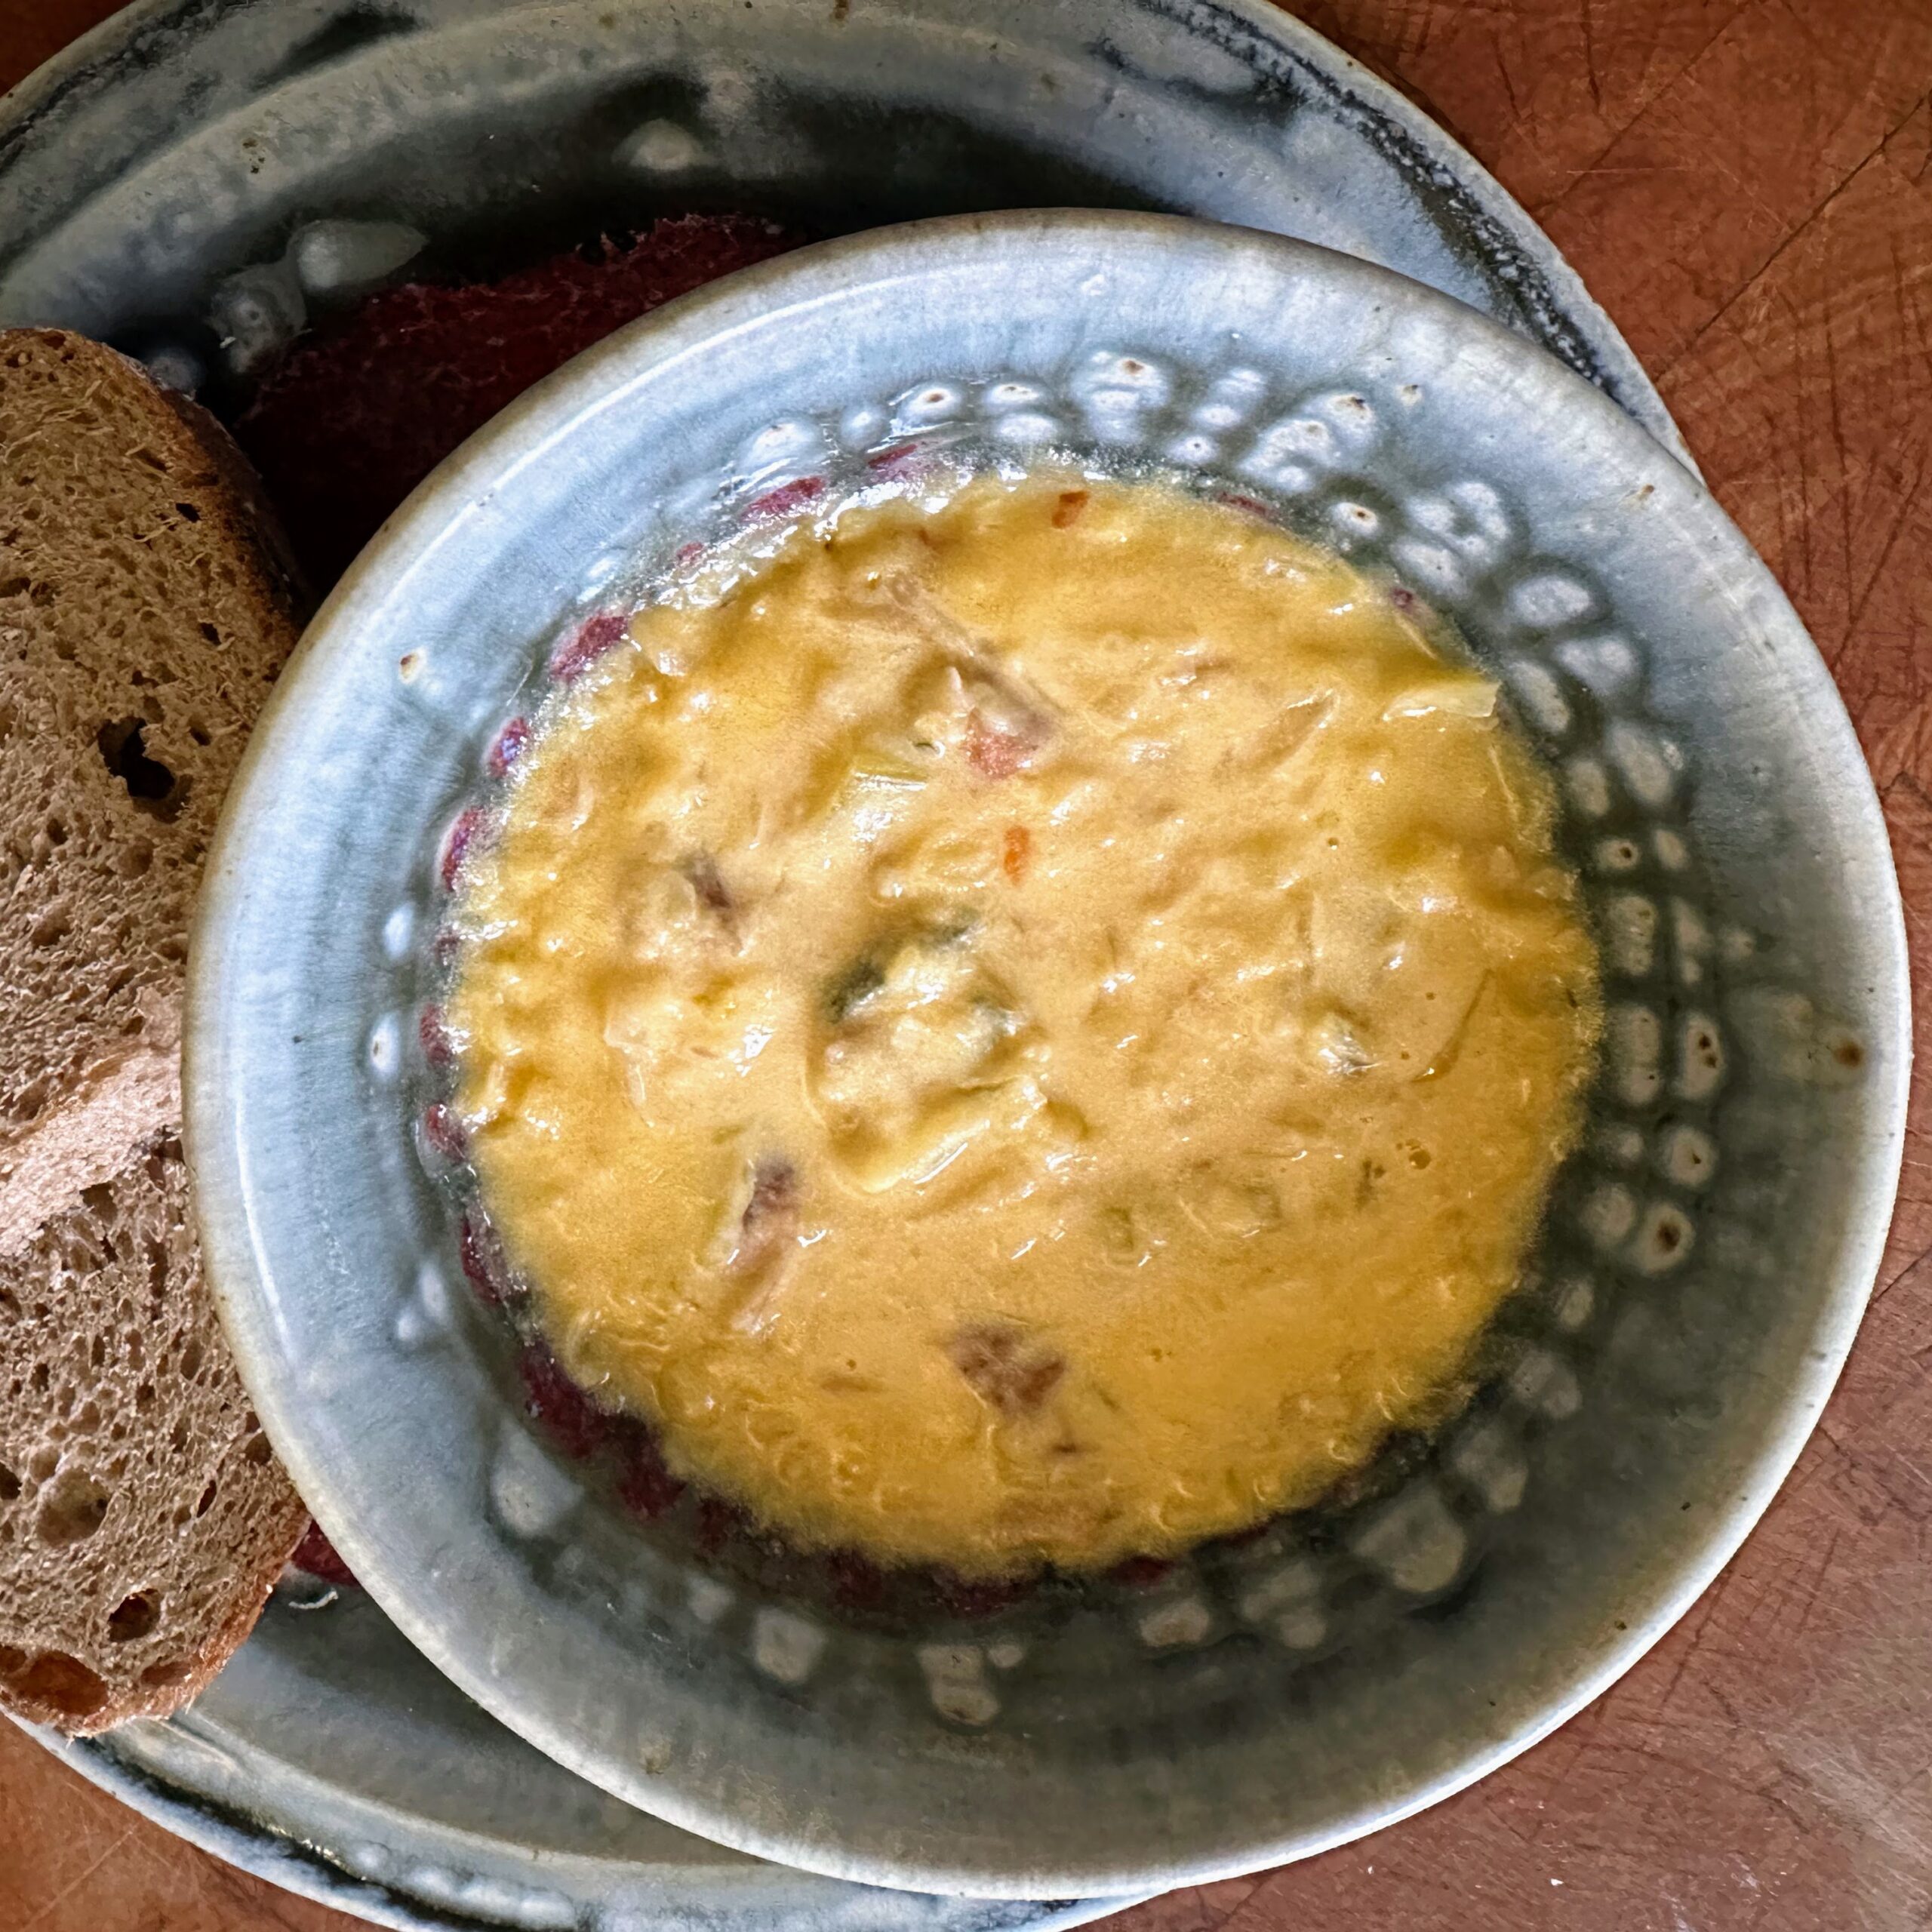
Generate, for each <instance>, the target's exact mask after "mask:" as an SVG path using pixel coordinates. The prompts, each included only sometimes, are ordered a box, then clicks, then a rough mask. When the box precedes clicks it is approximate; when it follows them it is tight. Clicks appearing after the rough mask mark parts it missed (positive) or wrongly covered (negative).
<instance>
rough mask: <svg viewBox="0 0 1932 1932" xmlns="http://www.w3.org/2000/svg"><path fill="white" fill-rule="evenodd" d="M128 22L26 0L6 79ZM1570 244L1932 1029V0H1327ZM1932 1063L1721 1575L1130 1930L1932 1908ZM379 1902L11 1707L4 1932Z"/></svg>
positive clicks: (1838, 1925)
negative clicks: (234, 1867)
mask: <svg viewBox="0 0 1932 1932" xmlns="http://www.w3.org/2000/svg"><path fill="white" fill-rule="evenodd" d="M110 11H112V8H111V7H109V5H104V4H103V0H0V85H11V84H12V82H14V80H15V79H17V78H18V77H19V76H20V75H21V74H22V73H23V72H26V70H27V69H29V67H30V66H32V65H33V64H34V63H35V62H37V61H38V60H42V59H44V58H45V57H46V56H47V55H48V54H50V53H51V52H52V51H54V49H55V48H57V46H58V45H60V44H61V43H62V42H64V41H66V39H68V38H71V37H72V35H75V34H76V33H78V32H81V31H82V30H83V29H85V28H86V27H88V26H91V25H93V24H94V23H95V22H96V21H97V20H100V19H101V18H103V17H105V15H106V14H108V13H109V12H110ZM1306 17H1307V18H1308V19H1309V21H1310V23H1312V25H1313V26H1316V27H1317V28H1318V29H1321V31H1322V32H1324V33H1326V34H1327V35H1330V36H1331V38H1334V39H1335V40H1336V41H1337V42H1340V45H1343V47H1345V48H1348V49H1349V51H1351V52H1352V53H1353V54H1355V55H1357V56H1358V57H1359V58H1360V59H1361V60H1363V61H1364V62H1365V63H1367V64H1368V65H1369V66H1372V67H1374V69H1377V71H1378V72H1380V73H1381V74H1383V75H1384V76H1385V77H1386V78H1389V79H1390V80H1392V81H1393V82H1395V85H1398V87H1400V88H1401V89H1402V90H1403V91H1404V93H1406V94H1409V95H1410V96H1411V97H1412V98H1413V99H1414V100H1417V102H1419V103H1420V104H1421V105H1422V106H1423V107H1424V108H1425V109H1427V110H1428V111H1429V112H1430V113H1431V114H1432V115H1435V118H1437V119H1438V121H1440V122H1442V124H1443V125H1444V126H1445V127H1447V128H1448V129H1449V130H1450V131H1451V133H1452V134H1454V135H1456V136H1457V138H1458V139H1460V140H1462V141H1463V143H1466V146H1468V147H1469V149H1471V150H1472V152H1474V153H1475V155H1477V156H1478V158H1480V159H1481V161H1482V162H1484V163H1485V164H1486V165H1487V166H1488V167H1489V168H1491V169H1492V170H1493V171H1494V172H1495V173H1496V174H1497V175H1498V176H1500V177H1501V179H1502V180H1503V183H1504V184H1505V185H1506V186H1508V187H1509V189H1512V191H1513V192H1515V194H1516V195H1518V197H1519V198H1521V200H1522V201H1523V202H1524V203H1525V204H1526V205H1527V207H1528V208H1530V210H1531V212H1532V213H1533V214H1534V215H1535V216H1536V217H1537V219H1538V220H1540V221H1541V222H1542V223H1543V224H1544V225H1545V226H1546V227H1547V228H1548V229H1549V232H1551V233H1552V235H1554V236H1555V238H1556V241H1557V242H1558V245H1560V246H1561V248H1563V249H1564V251H1566V252H1567V254H1568V255H1569V257H1570V259H1571V261H1572V262H1573V263H1574V264H1575V265H1576V266H1577V269H1578V270H1579V271H1580V272H1581V274H1582V275H1583V278H1584V280H1585V281H1586V282H1588V283H1589V285H1590V287H1591V288H1592V290H1593V291H1595V294H1596V295H1597V297H1598V299H1599V300H1601V301H1602V303H1604V306H1606V307H1607V309H1609V311H1610V312H1611V315H1613V316H1614V318H1615V319H1616V321H1617V324H1618V325H1619V326H1620V328H1622V329H1623V332H1624V334H1626V336H1627V337H1629V340H1630V341H1631V343H1632V345H1633V346H1635V349H1636V351H1637V353H1638V355H1640V356H1641V358H1643V360H1644V363H1645V364H1646V365H1647V367H1648V368H1649V369H1650V371H1651V374H1653V376H1654V377H1655V378H1656V379H1657V382H1658V383H1659V384H1660V386H1661V388H1662V389H1663V393H1664V396H1665V398H1666V401H1668V402H1669V405H1670V407H1671V408H1672V411H1674V412H1675V414H1676V417H1677V419H1678V422H1679V423H1681V424H1682V426H1683V428H1684V434H1685V435H1686V436H1687V438H1688V439H1689V441H1690V446H1691V448H1692V449H1693V450H1694V451H1695V452H1696V454H1697V459H1698V460H1699V462H1700V463H1701V464H1702V465H1703V467H1704V469H1705V471H1706V474H1707V475H1708V476H1709V480H1710V483H1711V486H1712V488H1713V489H1714V490H1715V491H1716V493H1717V494H1718V497H1719V498H1720V499H1721V500H1722V501H1723V503H1724V505H1725V506H1726V507H1727V509H1729V510H1730V512H1731V514H1732V515H1734V517H1736V518H1737V520H1738V521H1739V522H1740V524H1742V525H1743V528H1744V530H1745V531H1746V534H1747V535H1749V537H1750V538H1751V539H1752V541H1753V542H1754V543H1756V544H1757V546H1758V548H1759V549H1760V550H1761V551H1762V552H1763V553H1764V555H1765V556H1766V557H1767V558H1768V559H1769V561H1770V565H1771V567H1772V568H1773V569H1774V570H1775V571H1777V574H1778V575H1779V576H1780V578H1781V579H1782V580H1783V583H1784V584H1785V586H1786V589H1788V590H1789V592H1790V593H1791V595H1792V598H1794V599H1795V601H1796V603H1797V605H1798V610H1799V611H1800V613H1801V614H1802V615H1803V617H1804V619H1805V620H1806V622H1807V623H1808V624H1809V625H1810V628H1811V631H1812V634H1813V635H1814V637H1815V638H1817V641H1818V644H1819V646H1820V649H1821V650H1823V652H1824V654H1825V656H1826V659H1827V660H1828V661H1829V663H1830V664H1831V666H1832V669H1833V670H1834V672H1835V674H1836V675H1837V677H1838V681H1839V683H1840V685H1841V687H1842V688H1843V690H1844V694H1845V697H1846V700H1847V702H1848V703H1849V704H1850V707H1851V710H1852V713H1853V715H1854V718H1856V720H1857V724H1858V728H1859V731H1860V735H1861V737H1862V738H1863V742H1864V745H1865V748H1866V752H1867V754H1868V755H1869V758H1870V759H1871V761H1872V771H1873V775H1874V776H1875V778H1876V780H1877V781H1878V788H1879V791H1880V792H1881V795H1882V796H1883V798H1884V801H1885V807H1886V811H1887V815H1888V817H1889V818H1890V823H1891V827H1892V835H1893V838H1894V844H1895V847H1896V849H1897V855H1898V861H1899V868H1900V875H1901V877H1902V879H1903V884H1904V888H1905V897H1906V917H1907V919H1908V921H1909V924H1910V927H1911V932H1912V949H1913V955H1914V958H1915V961H1916V962H1917V964H1918V981H1919V992H1918V1000H1919V1002H1920V1003H1919V1006H1918V1012H1919V1014H1920V1017H1921V1018H1925V1019H1932V0H1835V4H1831V5H1827V4H1825V0H1327V4H1320V5H1312V6H1310V7H1309V8H1307V9H1306ZM1929 1089H1932V1057H1928V1059H1927V1061H1925V1062H1924V1063H1921V1072H1920V1074H1919V1075H1918V1078H1917V1079H1916V1080H1915V1083H1914V1088H1913V1121H1912V1142H1911V1145H1910V1146H1909V1149H1908V1152H1907V1155H1906V1171H1905V1185H1904V1191H1903V1195H1902V1198H1901V1201H1900V1211H1899V1216H1898V1220H1897V1224H1896V1226H1895V1227H1894V1232H1893V1236H1892V1240H1891V1243H1890V1247H1889V1249H1888V1251H1887V1256H1886V1260H1885V1263H1884V1268H1883V1270H1882V1272H1881V1275H1880V1278H1879V1282H1878V1294H1877V1298H1876V1300H1875V1302H1874V1303H1873V1305H1872V1311H1871V1313H1870V1314H1869V1316H1868V1317H1867V1318H1866V1323H1865V1327H1864V1329H1863V1333H1862V1334H1861V1335H1860V1338H1859V1341H1858V1345H1857V1349H1855V1350H1854V1353H1853V1355H1852V1359H1851V1365H1850V1369H1849V1370H1848V1371H1847V1374H1846V1376H1845V1379H1844V1383H1843V1384H1842V1385H1841V1387H1840V1388H1839V1389H1838V1393H1837V1395H1835V1398H1833V1400H1832V1404H1831V1407H1830V1408H1829V1411H1827V1413H1826V1419H1825V1422H1824V1424H1823V1427H1822V1428H1821V1429H1820V1431H1819V1432H1818V1434H1817V1437H1816V1438H1814V1441H1812V1443H1811V1444H1810V1447H1808V1448H1807V1451H1805V1454H1804V1457H1803V1459H1802V1460H1801V1462H1800V1463H1799V1465H1798V1469H1797V1471H1796V1472H1795V1474H1794V1475H1793V1476H1792V1479H1791V1481H1790V1482H1789V1484H1787V1485H1786V1488H1785V1490H1784V1492H1783V1494H1782V1495H1781V1496H1780V1497H1779V1499H1778V1500H1777V1503H1775V1504H1774V1506H1773V1507H1772V1509H1771V1511H1770V1514H1769V1515H1767V1518H1765V1520H1764V1524H1762V1526H1761V1527H1760V1528H1759V1530H1758V1532H1757V1533H1756V1534H1755V1536H1753V1537H1752V1540H1751V1541H1750V1543H1749V1544H1748V1545H1747V1546H1746V1549H1745V1550H1744V1552H1743V1554H1742V1555H1740V1557H1739V1558H1737V1561H1735V1562H1734V1564H1732V1565H1731V1566H1730V1569H1729V1570H1728V1571H1726V1572H1725V1574H1724V1576H1723V1577H1721V1579H1720V1580H1719V1581H1718V1583H1717V1584H1716V1585H1715V1586H1714V1587H1713V1588H1712V1590H1711V1591H1710V1592H1709V1594H1708V1595H1706V1597H1705V1598H1704V1599H1703V1601H1701V1602H1700V1604H1698V1605H1697V1607H1696V1608H1695V1609H1694V1611H1693V1612H1692V1613H1691V1614H1690V1616H1689V1617H1687V1618H1686V1619H1685V1620H1684V1622H1683V1623H1682V1624H1681V1625H1680V1626H1678V1629H1676V1630H1675V1632H1672V1635H1670V1636H1669V1638H1666V1640H1665V1641H1664V1642H1663V1644H1660V1646H1659V1647H1658V1648H1657V1650H1656V1651H1654V1652H1653V1653H1652V1654H1651V1656H1650V1657H1648V1658H1647V1659H1646V1660H1644V1663H1641V1665H1639V1666H1638V1668H1637V1669H1635V1670H1634V1671H1632V1672H1631V1673H1630V1675H1629V1676H1628V1677H1627V1678H1625V1679H1624V1681H1623V1682H1622V1683H1621V1684H1619V1685H1618V1686H1617V1688H1616V1689H1615V1690H1613V1691H1611V1693H1610V1694H1609V1695H1608V1696H1607V1697H1604V1699H1603V1700H1601V1702H1600V1703H1598V1704H1596V1705H1595V1706H1593V1707H1592V1709H1589V1711H1587V1712H1585V1713H1584V1714H1583V1715H1582V1716H1580V1717H1579V1718H1577V1719H1576V1720H1575V1721H1574V1722H1572V1723H1571V1724H1568V1725H1567V1726H1565V1727H1564V1729H1563V1730H1561V1731H1559V1732H1558V1733H1557V1734H1555V1736H1554V1737H1552V1738H1550V1739H1549V1740H1548V1741H1547V1742H1546V1743H1543V1745H1541V1746H1539V1747H1538V1748H1537V1749H1536V1750H1534V1751H1533V1752H1530V1753H1529V1754H1528V1755H1527V1756H1525V1757H1524V1758H1520V1759H1518V1761H1516V1762H1515V1764H1512V1765H1510V1766H1509V1767H1507V1768H1506V1769H1505V1770H1502V1771H1500V1772H1498V1773H1497V1774H1495V1775H1494V1777H1490V1778H1488V1779H1487V1780H1484V1782H1483V1783H1481V1784H1480V1785H1478V1786H1476V1787H1475V1789H1473V1790H1472V1791H1469V1792H1466V1793H1465V1794H1464V1795H1463V1796H1462V1797H1460V1798H1457V1799H1455V1800H1454V1801H1451V1802H1450V1803H1448V1804H1444V1805H1441V1806H1439V1807H1437V1808H1436V1809H1435V1810H1432V1811H1429V1812H1428V1813H1426V1814H1424V1815H1423V1816H1422V1817H1419V1818H1417V1819H1414V1820H1411V1821H1410V1822H1409V1823H1407V1824H1404V1825H1402V1826H1398V1827H1396V1828H1395V1829H1393V1830H1391V1831H1389V1832H1383V1833H1382V1834H1381V1835H1379V1836H1377V1837H1375V1838H1371V1839H1367V1840H1364V1841H1362V1842H1361V1843H1359V1844H1355V1845H1352V1846H1350V1847H1347V1848H1346V1850H1342V1851H1338V1852H1335V1853H1332V1854H1329V1855H1328V1856H1327V1857H1323V1858H1318V1859H1315V1860H1310V1861H1309V1862H1307V1863H1303V1864H1301V1865H1298V1866H1290V1867H1287V1868H1285V1869H1283V1870H1281V1871H1278V1872H1273V1873H1271V1874H1269V1875H1265V1876H1263V1877H1260V1878H1244V1879H1241V1880H1238V1881H1231V1882H1229V1883H1227V1884H1220V1885H1214V1886H1211V1887H1204V1888H1201V1889H1199V1890H1190V1891H1185V1892H1179V1893H1174V1894H1171V1895H1169V1896H1168V1897H1166V1898H1164V1899H1161V1900H1157V1901H1155V1903H1152V1904H1149V1905H1146V1906H1139V1907H1137V1908H1136V1909H1134V1910H1133V1911H1131V1912H1128V1913H1126V1914H1124V1915H1122V1916H1121V1918H1118V1919H1116V1920H1115V1921H1112V1922H1111V1927H1112V1932H1358V1928H1365V1927H1373V1928H1375V1932H1478V1928H1480V1929H1481V1932H1491V1928H1500V1927H1507V1928H1509V1932H1542V1928H1544V1927H1550V1928H1559V1927H1560V1928H1564V1929H1565V1932H1571V1929H1572V1928H1601V1929H1602V1932H1613V1928H1614V1932H1758V1929H1759V1928H1762V1932H1909V1928H1916V1927H1927V1926H1932V1547H1928V1543H1932V1374H1928V1372H1927V1364H1928V1360H1932V1148H1929V1147H1928V1143H1927V1131H1928V1128H1932V1091H1929ZM0 1927H5V1928H8V1932H242V1928H245V1927H246V1928H255V1927H287V1928H291V1932H325V1928H334V1932H350V1927H351V1921H348V1920H346V1919H344V1918H341V1917H340V1916H339V1915H337V1914H335V1913H334V1912H328V1911H325V1910H324V1909H321V1908H320V1907H318V1906H312V1905H309V1904H308V1903H306V1902H304V1901H303V1900H298V1899H295V1898H293V1897H289V1896H288V1894H283V1893H281V1892H278V1891H276V1890H274V1889H273V1888H272V1887H269V1886H267V1885H265V1884H260V1883H259V1882H258V1881H255V1880H254V1879H251V1878H245V1877H243V1876H242V1875H239V1874H238V1873H235V1872H232V1871H229V1869H226V1868H225V1867H223V1866H221V1865H220V1864H218V1863H217V1862H215V1861H214V1860H211V1859H209V1858H207V1857H204V1856H202V1854H199V1853H197V1852H195V1851H193V1850H190V1849H189V1847H186V1846H184V1845H182V1844H179V1843H177V1841H174V1839H172V1838H169V1837H168V1835H166V1834H165V1833H164V1832H161V1831H159V1830H158V1829H155V1827H154V1826H150V1825H148V1824H146V1823H144V1822H143V1821H142V1820H140V1819H138V1818H137V1817H134V1815H133V1814H131V1813H130V1812H128V1811H127V1810H124V1809H123V1808H122V1807H121V1806H120V1805H118V1804H116V1803H115V1801H112V1799H109V1798H104V1797H103V1796H100V1795H98V1794H97V1793H96V1792H94V1791H93V1790H92V1789H90V1788H89V1787H88V1786H85V1785H84V1784H83V1783H82V1782H81V1781H80V1780H78V1779H77V1778H75V1777H74V1776H73V1775H72V1774H70V1773H69V1772H68V1771H67V1770H65V1769H64V1768H63V1767H60V1766H58V1765H57V1764H54V1762H53V1761H51V1759H49V1758H47V1757H45V1755H43V1754H42V1752H40V1751H39V1750H38V1748H37V1747H35V1746H34V1745H32V1743H30V1742H29V1741H28V1740H26V1738H24V1737H22V1736H20V1735H19V1734H17V1733H15V1732H14V1731H13V1730H11V1728H10V1727H8V1726H6V1725H4V1724H0Z"/></svg>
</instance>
